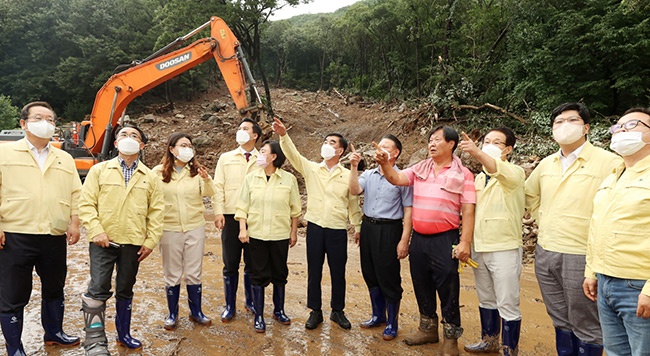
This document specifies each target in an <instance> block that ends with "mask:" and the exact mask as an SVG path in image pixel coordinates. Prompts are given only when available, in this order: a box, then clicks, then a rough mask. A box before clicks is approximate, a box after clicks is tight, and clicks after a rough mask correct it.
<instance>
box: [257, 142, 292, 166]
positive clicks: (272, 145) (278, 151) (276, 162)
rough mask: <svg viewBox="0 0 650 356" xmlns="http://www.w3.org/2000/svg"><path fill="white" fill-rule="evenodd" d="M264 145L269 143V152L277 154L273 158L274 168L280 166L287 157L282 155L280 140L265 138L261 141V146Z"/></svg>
mask: <svg viewBox="0 0 650 356" xmlns="http://www.w3.org/2000/svg"><path fill="white" fill-rule="evenodd" d="M266 145H269V147H270V148H271V153H273V154H275V155H276V156H277V157H276V158H275V160H273V165H274V166H275V167H276V168H280V167H282V165H283V164H284V162H285V161H286V160H287V157H286V156H285V155H284V152H282V148H280V142H278V141H275V140H266V141H264V142H262V147H264V146H266Z"/></svg>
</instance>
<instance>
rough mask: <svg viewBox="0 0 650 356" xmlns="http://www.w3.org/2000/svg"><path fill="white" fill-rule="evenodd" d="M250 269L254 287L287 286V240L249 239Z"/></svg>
mask: <svg viewBox="0 0 650 356" xmlns="http://www.w3.org/2000/svg"><path fill="white" fill-rule="evenodd" d="M249 241H250V242H249V244H250V246H249V249H250V253H251V269H252V271H253V276H252V278H251V283H252V284H253V285H254V286H262V287H266V286H268V285H269V283H273V284H274V285H278V286H283V285H285V284H287V276H288V275H289V268H288V267H287V257H288V256H289V239H286V240H279V241H264V240H259V239H255V238H252V237H251V238H250V240H249Z"/></svg>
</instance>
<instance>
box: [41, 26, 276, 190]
mask: <svg viewBox="0 0 650 356" xmlns="http://www.w3.org/2000/svg"><path fill="white" fill-rule="evenodd" d="M208 27H210V28H211V31H210V37H207V38H203V39H199V40H197V41H195V42H194V43H192V44H190V45H188V46H186V47H183V48H180V49H176V50H175V48H177V47H179V46H181V45H182V44H183V43H184V42H185V41H186V40H187V39H188V38H190V37H193V36H195V35H196V34H197V33H199V32H200V31H202V30H203V29H206V28H208ZM211 58H214V59H215V60H216V62H217V65H218V66H219V70H220V71H221V74H222V75H223V78H224V80H225V81H226V85H227V86H228V90H229V92H230V95H231V97H232V99H233V101H234V102H235V106H236V107H237V109H238V110H239V113H240V115H241V116H242V117H243V116H251V117H253V118H255V117H257V114H258V113H259V112H261V111H262V110H263V108H264V106H263V104H262V101H261V99H260V96H259V93H258V92H257V89H256V87H255V80H254V79H253V76H252V74H251V71H250V68H249V66H248V63H247V62H246V59H245V57H244V53H243V50H242V49H241V47H240V44H239V41H238V40H237V38H236V37H235V35H234V34H233V33H232V31H231V30H230V28H229V27H228V26H227V25H226V23H225V22H224V21H223V20H222V19H221V18H219V17H216V16H213V17H212V18H210V21H208V22H206V23H205V24H203V25H201V26H199V27H198V28H196V29H194V30H192V31H191V32H189V33H188V34H187V35H185V36H183V37H179V38H177V39H176V40H175V41H173V42H171V43H170V44H168V45H167V46H165V47H163V48H161V49H160V50H158V51H156V52H155V53H153V54H151V55H150V56H149V57H147V58H145V59H143V60H139V61H134V62H133V63H131V64H128V65H125V66H127V67H129V68H128V69H126V70H124V71H121V72H119V73H116V74H114V75H113V76H111V77H110V78H109V79H108V81H107V82H106V83H105V84H104V86H102V88H101V89H100V90H99V91H98V92H97V96H96V98H95V104H94V105H93V110H92V113H91V114H90V118H89V119H88V120H86V121H83V122H81V123H76V124H73V125H72V127H70V128H68V129H66V130H64V131H63V133H62V136H63V137H62V138H60V141H59V142H53V144H54V145H56V146H60V147H61V148H62V149H63V150H65V151H67V152H68V153H70V154H71V155H72V156H73V157H74V158H75V162H76V165H77V170H78V171H79V175H80V176H81V177H82V178H84V177H85V176H86V174H87V173H88V170H89V169H90V167H92V166H93V165H94V164H96V163H98V162H101V161H104V160H106V159H109V158H111V157H110V153H111V150H112V149H113V133H114V129H115V128H116V127H117V125H118V121H119V119H120V117H121V116H122V114H123V113H124V112H125V109H126V107H127V105H128V104H129V103H130V102H131V101H133V99H135V98H137V97H138V96H140V95H142V94H143V93H144V92H146V91H148V90H150V89H151V88H153V87H155V86H157V85H159V84H161V83H163V82H165V81H167V80H169V79H171V78H174V77H176V76H178V75H180V74H181V73H183V72H185V71H187V70H190V69H191V68H194V67H196V66H197V65H199V64H201V63H203V62H205V61H207V60H209V59H211ZM121 67H123V66H121ZM119 69H120V67H118V69H117V70H119ZM247 86H249V88H248V89H249V92H250V96H251V100H250V102H249V100H248V98H247ZM251 102H252V103H253V104H250V103H251Z"/></svg>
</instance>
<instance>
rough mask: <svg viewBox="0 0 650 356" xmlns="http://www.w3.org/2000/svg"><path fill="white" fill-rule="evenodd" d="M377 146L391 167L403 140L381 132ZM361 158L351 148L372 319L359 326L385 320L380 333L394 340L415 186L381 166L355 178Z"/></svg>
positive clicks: (353, 188) (352, 189)
mask: <svg viewBox="0 0 650 356" xmlns="http://www.w3.org/2000/svg"><path fill="white" fill-rule="evenodd" d="M379 148H380V149H382V150H384V151H386V153H387V154H388V157H389V162H390V163H391V164H392V165H393V166H394V165H395V161H397V158H398V157H399V155H400V153H402V143H401V142H400V141H399V140H398V139H397V137H395V136H393V135H390V134H388V135H385V136H384V137H382V139H381V141H380V142H379ZM360 161H361V154H359V153H357V152H356V151H355V150H354V147H352V155H351V156H350V164H351V174H350V193H351V194H354V195H358V194H361V193H363V192H365V198H364V204H363V214H364V215H363V222H362V223H361V236H360V239H359V240H357V245H359V247H360V254H361V272H362V274H363V279H364V280H365V281H366V285H368V289H369V291H370V301H371V304H372V316H371V317H370V320H368V321H365V322H362V323H361V324H360V326H361V327H362V328H372V327H375V326H379V325H382V324H384V323H386V328H385V329H384V332H383V334H382V337H383V338H384V340H392V339H394V338H395V337H396V336H397V316H398V314H399V304H400V300H401V299H402V291H403V290H402V286H401V283H402V279H401V276H400V260H401V259H403V258H405V257H406V256H408V249H409V241H410V239H411V207H412V205H413V190H412V187H398V186H395V185H392V184H390V183H389V182H388V181H387V180H386V178H385V177H384V174H383V171H382V169H381V167H377V168H374V169H371V170H367V171H365V172H363V173H362V174H361V176H360V177H357V170H358V165H359V162H360ZM395 169H396V170H397V167H395ZM386 311H388V318H386Z"/></svg>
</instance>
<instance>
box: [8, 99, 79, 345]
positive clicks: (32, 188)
mask: <svg viewBox="0 0 650 356" xmlns="http://www.w3.org/2000/svg"><path fill="white" fill-rule="evenodd" d="M55 121H56V116H55V114H54V111H53V110H52V107H51V106H50V105H49V104H48V103H46V102H42V101H37V102H32V103H29V104H27V105H25V107H23V109H22V110H21V112H20V126H21V128H22V129H23V130H24V131H25V138H24V139H21V140H19V141H16V142H11V143H6V144H2V145H0V324H1V325H2V334H3V335H4V338H5V346H6V348H7V353H8V354H9V355H12V356H14V355H25V350H24V349H23V345H22V343H21V340H20V338H21V335H22V331H23V311H24V308H25V306H26V305H27V303H28V302H29V297H30V295H31V292H32V271H33V270H34V268H36V273H37V274H38V275H39V277H40V278H41V297H42V300H41V322H42V324H43V328H44V329H45V335H44V338H43V339H44V341H45V344H46V345H62V346H72V345H78V344H79V338H78V337H74V336H69V335H67V334H66V333H64V332H63V329H62V323H63V312H64V304H63V303H64V293H63V287H64V285H65V278H66V274H67V266H66V245H72V244H75V243H77V241H79V218H78V204H79V195H80V192H81V180H80V179H79V174H78V173H77V170H76V168H75V163H74V160H73V158H72V157H71V156H70V155H69V154H68V153H66V152H63V151H62V150H60V149H57V148H55V147H52V146H51V145H50V138H51V137H52V135H53V134H54V130H55V127H54V124H55Z"/></svg>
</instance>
